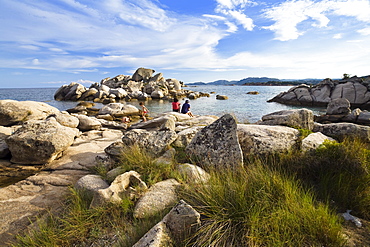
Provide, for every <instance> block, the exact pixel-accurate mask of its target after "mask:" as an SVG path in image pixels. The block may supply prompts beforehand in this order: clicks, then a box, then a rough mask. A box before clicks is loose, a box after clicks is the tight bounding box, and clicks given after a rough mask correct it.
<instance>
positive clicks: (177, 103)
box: [172, 98, 181, 112]
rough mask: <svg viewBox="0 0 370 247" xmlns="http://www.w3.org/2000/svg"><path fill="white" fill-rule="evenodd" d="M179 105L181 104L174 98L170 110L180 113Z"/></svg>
mask: <svg viewBox="0 0 370 247" xmlns="http://www.w3.org/2000/svg"><path fill="white" fill-rule="evenodd" d="M180 105H181V103H180V102H179V100H178V99H177V98H174V99H173V102H172V110H173V111H175V112H180Z"/></svg>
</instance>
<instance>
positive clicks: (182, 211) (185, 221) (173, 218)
mask: <svg viewBox="0 0 370 247" xmlns="http://www.w3.org/2000/svg"><path fill="white" fill-rule="evenodd" d="M199 226H200V214H199V213H198V212H197V211H196V210H195V209H194V208H193V207H192V206H190V205H189V204H188V203H186V202H185V201H184V200H180V202H179V203H178V204H177V205H176V206H175V207H173V208H172V209H171V211H170V212H169V213H168V214H166V216H165V217H164V218H163V219H162V220H161V221H160V222H159V223H157V224H156V225H155V226H153V227H152V228H151V229H150V230H149V231H148V232H147V233H146V234H145V235H144V236H143V237H142V238H141V239H140V240H139V241H138V242H137V243H136V244H135V245H133V247H144V246H153V247H154V246H158V247H159V246H167V247H169V246H175V244H176V243H181V242H183V241H184V240H186V239H187V237H189V236H190V234H192V233H194V232H195V231H196V230H197V229H198V227H199Z"/></svg>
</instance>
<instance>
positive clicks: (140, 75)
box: [132, 68, 155, 82]
mask: <svg viewBox="0 0 370 247" xmlns="http://www.w3.org/2000/svg"><path fill="white" fill-rule="evenodd" d="M154 72H155V70H153V69H145V68H138V69H137V70H136V71H135V73H134V74H133V75H132V80H134V81H137V82H140V81H144V82H149V79H150V78H151V77H152V76H153V73H154Z"/></svg>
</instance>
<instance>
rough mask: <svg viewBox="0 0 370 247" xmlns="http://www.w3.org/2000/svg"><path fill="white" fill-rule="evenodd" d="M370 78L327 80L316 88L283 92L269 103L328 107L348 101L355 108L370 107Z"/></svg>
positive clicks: (295, 88)
mask: <svg viewBox="0 0 370 247" xmlns="http://www.w3.org/2000/svg"><path fill="white" fill-rule="evenodd" d="M369 90H370V76H364V77H357V76H354V77H351V78H344V79H342V80H332V79H325V80H323V81H321V82H320V83H319V84H317V85H314V86H309V85H305V84H302V85H299V86H296V87H292V88H291V89H289V90H288V91H287V92H282V93H280V94H279V95H277V96H275V97H274V98H272V99H270V100H269V101H268V102H278V103H282V104H288V105H302V106H327V104H328V103H329V102H331V101H332V100H334V99H340V98H342V99H347V100H348V101H349V102H350V103H351V105H352V106H353V107H360V108H369V107H370V91H369Z"/></svg>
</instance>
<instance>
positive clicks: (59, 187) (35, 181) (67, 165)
mask: <svg viewBox="0 0 370 247" xmlns="http://www.w3.org/2000/svg"><path fill="white" fill-rule="evenodd" d="M87 136H88V138H87ZM121 137H122V132H121V131H112V130H110V131H109V134H107V133H106V134H104V133H102V132H95V134H94V135H88V134H86V135H82V136H81V137H80V138H78V139H76V141H75V144H74V145H72V146H70V147H69V148H68V149H67V150H66V151H65V153H64V155H63V157H61V158H60V159H58V160H54V161H53V162H52V163H50V168H49V169H48V170H47V171H42V172H39V173H37V174H36V175H34V176H31V177H28V178H27V179H25V180H22V181H20V182H17V183H15V184H14V185H10V186H7V187H5V188H1V189H0V208H1V210H0V239H1V241H0V246H9V243H10V242H12V241H14V240H15V235H16V234H18V233H22V232H23V231H24V230H26V229H27V228H28V227H29V226H30V220H36V218H38V217H41V216H42V215H45V214H46V213H47V212H49V211H56V210H58V209H60V207H61V202H62V200H63V199H64V196H65V195H66V193H67V192H68V190H69V189H68V188H69V186H71V185H73V184H75V183H76V182H77V180H78V179H79V178H81V177H82V176H84V175H86V174H88V173H89V171H88V168H89V167H92V166H94V165H95V156H97V155H99V154H104V148H105V147H107V146H108V145H109V144H111V143H112V142H113V141H115V140H117V139H120V138H121Z"/></svg>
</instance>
